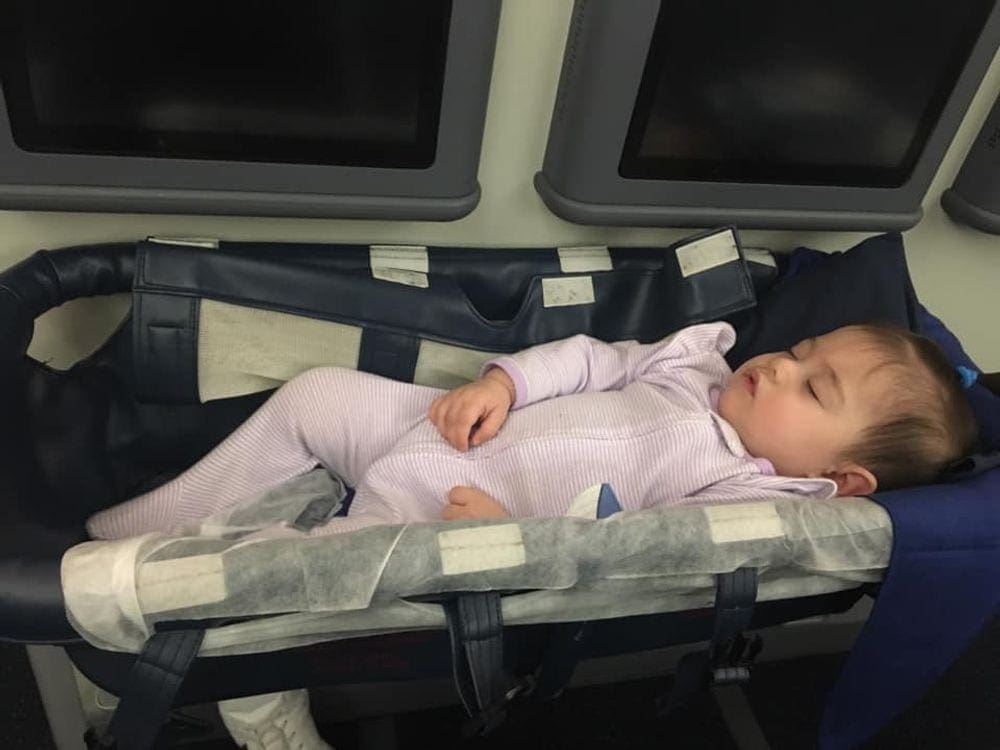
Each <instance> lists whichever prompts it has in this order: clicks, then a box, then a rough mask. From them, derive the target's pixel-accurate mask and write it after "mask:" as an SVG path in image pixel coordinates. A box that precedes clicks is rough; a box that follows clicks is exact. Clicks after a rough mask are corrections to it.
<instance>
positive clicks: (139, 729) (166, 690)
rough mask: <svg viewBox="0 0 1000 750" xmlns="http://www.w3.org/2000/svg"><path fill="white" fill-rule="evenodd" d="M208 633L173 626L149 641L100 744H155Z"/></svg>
mask: <svg viewBox="0 0 1000 750" xmlns="http://www.w3.org/2000/svg"><path fill="white" fill-rule="evenodd" d="M204 637H205V631H204V630H200V629H199V630H170V631H164V632H161V633H155V634H154V635H153V636H152V637H151V638H150V639H149V640H148V641H146V644H145V645H144V646H143V649H142V652H141V653H140V654H139V655H138V656H136V659H135V661H134V662H133V663H132V669H131V670H129V675H128V679H127V680H126V682H125V689H124V691H122V696H121V700H120V702H119V703H118V707H117V708H116V709H115V714H114V716H112V717H111V723H110V724H109V725H108V729H107V732H106V733H105V734H104V736H103V737H102V738H101V740H100V743H99V744H98V747H102V748H112V747H117V748H118V749H119V750H148V749H149V748H151V747H153V744H154V743H155V742H156V736H157V735H158V734H159V733H160V729H161V728H162V726H163V723H164V722H165V721H166V718H167V713H168V712H169V711H170V709H171V707H172V706H173V703H174V696H175V695H176V694H177V690H178V689H179V688H180V686H181V683H182V682H184V677H185V676H186V675H187V672H188V668H189V667H190V666H191V662H192V661H193V660H194V658H195V656H196V655H197V654H198V649H199V648H200V647H201V641H202V639H203V638H204Z"/></svg>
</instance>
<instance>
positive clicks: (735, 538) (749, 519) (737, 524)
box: [704, 503, 785, 544]
mask: <svg viewBox="0 0 1000 750" xmlns="http://www.w3.org/2000/svg"><path fill="white" fill-rule="evenodd" d="M704 510H705V516H706V517H707V518H708V528H709V532H710V533H711V535H712V541H713V542H715V543H716V544H724V543H726V542H747V541H750V540H753V539H777V538H779V537H783V536H784V535H785V527H784V525H783V524H782V523H781V516H779V515H778V509H777V508H776V507H775V506H774V503H733V504H732V505H707V506H705V509H704Z"/></svg>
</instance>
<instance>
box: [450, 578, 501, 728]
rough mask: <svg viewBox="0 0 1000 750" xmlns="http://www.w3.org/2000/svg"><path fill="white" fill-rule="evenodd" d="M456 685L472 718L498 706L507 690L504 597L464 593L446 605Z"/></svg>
mask: <svg viewBox="0 0 1000 750" xmlns="http://www.w3.org/2000/svg"><path fill="white" fill-rule="evenodd" d="M444 611H445V615H446V617H447V620H448V635H449V636H450V638H451V656H452V669H453V670H454V674H455V686H456V688H457V689H458V694H459V697H460V698H461V699H462V705H463V706H464V707H465V711H466V713H468V714H469V716H476V715H478V714H480V713H481V712H483V711H485V710H487V709H488V708H490V707H491V706H494V705H495V704H497V703H498V702H499V701H500V699H501V698H502V697H503V696H504V692H505V690H506V684H505V678H504V671H503V615H502V614H501V609H500V594H499V593H498V592H496V591H483V592H476V593H471V594H461V595H459V596H457V597H455V598H454V599H452V600H451V601H449V602H446V603H445V605H444Z"/></svg>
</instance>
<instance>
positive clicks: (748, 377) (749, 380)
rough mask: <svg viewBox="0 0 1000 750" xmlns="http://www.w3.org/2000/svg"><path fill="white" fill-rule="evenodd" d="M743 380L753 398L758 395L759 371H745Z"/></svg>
mask: <svg viewBox="0 0 1000 750" xmlns="http://www.w3.org/2000/svg"><path fill="white" fill-rule="evenodd" d="M743 382H744V384H745V385H746V387H747V391H748V392H749V393H750V397H751V398H753V397H754V396H756V395H757V373H755V372H753V371H750V372H747V373H744V375H743Z"/></svg>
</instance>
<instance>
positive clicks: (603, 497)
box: [597, 484, 622, 518]
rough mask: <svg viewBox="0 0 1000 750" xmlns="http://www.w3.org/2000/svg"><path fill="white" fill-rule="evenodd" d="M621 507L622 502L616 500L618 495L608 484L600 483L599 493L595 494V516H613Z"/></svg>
mask: <svg viewBox="0 0 1000 750" xmlns="http://www.w3.org/2000/svg"><path fill="white" fill-rule="evenodd" d="M621 509H622V504H621V503H620V502H618V496H617V495H616V494H615V491H614V490H613V489H611V485H610V484H602V485H601V494H600V495H598V496H597V517H598V518H607V517H608V516H613V515H614V514H615V513H617V512H618V511H620V510H621Z"/></svg>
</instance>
